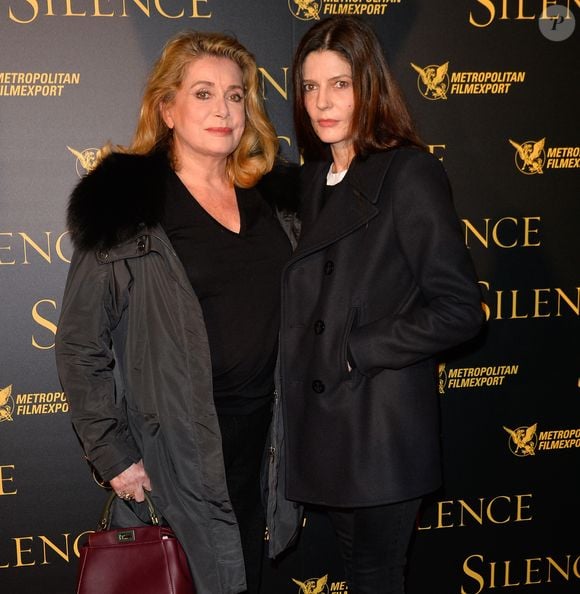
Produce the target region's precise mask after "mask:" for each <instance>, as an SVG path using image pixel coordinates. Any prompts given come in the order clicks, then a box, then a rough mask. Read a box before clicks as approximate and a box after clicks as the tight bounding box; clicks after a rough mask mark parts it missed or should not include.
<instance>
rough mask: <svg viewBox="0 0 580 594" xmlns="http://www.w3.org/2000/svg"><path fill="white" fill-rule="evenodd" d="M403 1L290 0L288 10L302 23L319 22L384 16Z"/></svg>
mask: <svg viewBox="0 0 580 594" xmlns="http://www.w3.org/2000/svg"><path fill="white" fill-rule="evenodd" d="M401 2H402V0H288V9H289V10H290V12H291V13H292V16H293V17H294V18H297V19H298V20H300V21H319V20H320V19H321V18H323V17H327V16H335V15H342V16H347V15H350V16H353V15H358V16H360V15H364V16H382V15H384V14H385V12H386V10H387V8H389V6H390V5H391V4H401Z"/></svg>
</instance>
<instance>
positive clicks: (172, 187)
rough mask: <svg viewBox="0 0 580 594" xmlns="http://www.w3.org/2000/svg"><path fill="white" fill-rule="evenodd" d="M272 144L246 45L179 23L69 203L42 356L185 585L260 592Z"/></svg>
mask: <svg viewBox="0 0 580 594" xmlns="http://www.w3.org/2000/svg"><path fill="white" fill-rule="evenodd" d="M276 151H277V139H276V135H275V132H274V129H273V127H272V125H271V123H270V122H269V120H268V118H267V116H266V114H265V111H264V108H263V106H262V102H261V98H260V96H259V94H258V74H257V67H256V63H255V61H254V58H253V56H252V55H251V54H250V53H249V52H248V51H247V50H246V49H245V48H244V47H243V46H242V45H240V43H238V42H237V41H236V40H235V39H233V38H231V37H228V36H224V35H221V34H214V33H197V32H187V33H182V34H180V35H178V36H176V37H175V38H173V39H171V40H170V41H169V42H168V43H167V45H166V47H165V49H164V51H163V53H162V55H161V57H160V58H159V60H158V61H157V63H156V64H155V66H154V68H153V70H152V72H151V75H150V77H149V80H148V83H147V86H146V90H145V93H144V98H143V103H142V107H141V114H140V118H139V122H138V126H137V130H136V133H135V138H134V141H133V143H132V145H131V146H130V147H128V148H121V147H116V148H111V147H109V149H108V151H107V152H108V153H109V154H108V155H107V156H106V157H105V158H104V159H103V160H102V162H101V163H100V165H99V166H98V167H97V168H96V169H95V170H94V171H93V172H91V173H90V174H89V175H88V176H87V177H85V178H84V179H83V180H82V181H81V182H80V184H79V185H78V186H77V188H76V189H75V191H74V192H73V194H72V197H71V201H70V204H69V210H68V223H69V228H70V231H71V234H72V238H73V242H74V245H75V248H76V249H75V253H74V257H73V260H72V263H71V268H70V272H69V277H68V280H67V285H66V289H65V295H64V300H63V306H62V312H61V318H60V322H59V331H58V337H57V348H56V355H57V363H58V370H59V374H60V378H61V382H62V384H63V387H64V389H65V390H66V392H67V395H68V397H69V399H70V405H71V411H72V421H73V425H74V428H75V430H76V432H77V434H78V436H79V438H80V441H81V443H82V445H83V448H84V450H85V453H86V456H87V458H88V459H89V461H90V462H91V463H92V464H93V465H94V467H95V468H96V469H97V470H98V472H99V473H100V475H101V476H102V478H103V479H104V480H105V481H108V482H109V483H110V485H111V487H112V488H113V489H114V490H115V492H116V493H117V494H118V496H119V497H121V498H122V499H124V500H127V501H128V502H129V505H132V506H134V507H137V508H138V507H139V506H138V505H137V504H136V503H133V501H132V500H134V501H135V502H142V501H143V498H144V494H143V491H144V490H147V491H151V497H152V499H153V501H154V503H155V505H156V507H157V508H158V510H159V511H160V513H161V514H162V515H163V517H164V518H165V520H166V521H167V522H168V523H169V525H170V526H171V527H172V528H173V529H174V531H175V532H176V534H177V535H178V537H179V538H180V541H181V543H182V544H183V546H184V548H185V551H186V553H187V556H188V560H189V564H190V567H191V570H192V573H193V578H194V581H195V584H196V587H197V591H198V594H236V593H238V592H241V591H244V590H245V588H246V586H245V579H244V574H246V576H247V588H248V589H247V591H248V592H257V591H258V587H259V576H260V559H261V557H262V549H261V547H262V542H263V538H262V536H263V531H264V520H263V512H262V510H261V506H260V492H259V471H260V461H261V458H262V453H263V449H264V443H265V439H266V432H267V429H268V426H269V422H270V415H271V399H272V394H273V390H274V380H273V375H274V363H275V358H276V349H277V334H278V326H279V305H280V304H279V283H280V275H281V270H282V267H283V265H284V263H285V262H286V260H287V259H288V258H289V257H290V254H291V249H292V248H291V242H290V240H289V237H288V236H287V234H286V233H285V232H284V230H283V228H282V225H281V224H280V222H279V220H286V219H284V217H277V216H276V214H280V213H277V209H276V206H275V204H274V202H275V201H276V198H277V196H276V195H274V196H272V195H269V196H267V197H266V196H264V195H263V194H262V193H261V192H260V191H259V190H258V189H257V188H256V184H257V183H258V182H259V181H260V179H261V178H262V176H264V175H265V174H267V173H268V172H270V170H271V169H272V167H273V164H274V160H275V155H276ZM284 186H285V187H287V184H286V183H284ZM268 187H269V188H270V190H272V188H273V187H275V184H271V183H270V184H268ZM270 194H272V192H271V191H270ZM274 194H275V192H274ZM266 198H268V200H266ZM240 536H241V539H240ZM240 544H241V546H240ZM242 551H243V553H242ZM244 560H245V564H244Z"/></svg>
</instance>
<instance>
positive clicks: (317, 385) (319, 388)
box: [312, 380, 326, 394]
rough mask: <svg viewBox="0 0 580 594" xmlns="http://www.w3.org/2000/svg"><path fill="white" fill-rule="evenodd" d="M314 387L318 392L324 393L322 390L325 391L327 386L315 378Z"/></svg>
mask: <svg viewBox="0 0 580 594" xmlns="http://www.w3.org/2000/svg"><path fill="white" fill-rule="evenodd" d="M312 389H313V390H314V391H315V392H316V393H317V394H322V392H324V390H326V386H325V385H324V384H323V383H322V382H321V381H320V380H314V381H313V382H312Z"/></svg>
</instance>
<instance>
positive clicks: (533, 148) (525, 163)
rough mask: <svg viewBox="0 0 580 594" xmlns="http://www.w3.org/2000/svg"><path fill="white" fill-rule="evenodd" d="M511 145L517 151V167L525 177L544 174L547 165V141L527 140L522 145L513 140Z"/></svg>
mask: <svg viewBox="0 0 580 594" xmlns="http://www.w3.org/2000/svg"><path fill="white" fill-rule="evenodd" d="M509 143H510V144H511V145H512V146H513V147H514V148H515V149H516V154H515V160H516V167H517V168H518V169H519V170H520V171H521V172H522V173H523V174H525V175H535V174H537V173H539V174H541V173H544V164H545V163H546V151H545V150H544V146H545V144H546V139H545V138H541V139H540V140H526V141H524V142H522V143H521V144H519V143H517V142H515V141H514V140H512V139H511V138H510V139H509Z"/></svg>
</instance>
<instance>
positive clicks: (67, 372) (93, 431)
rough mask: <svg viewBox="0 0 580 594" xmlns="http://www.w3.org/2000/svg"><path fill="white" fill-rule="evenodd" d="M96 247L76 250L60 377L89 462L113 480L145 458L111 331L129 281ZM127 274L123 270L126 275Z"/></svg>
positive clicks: (61, 327)
mask: <svg viewBox="0 0 580 594" xmlns="http://www.w3.org/2000/svg"><path fill="white" fill-rule="evenodd" d="M119 265H124V262H116V263H114V264H113V263H109V264H100V263H99V262H98V260H97V258H96V255H95V253H94V252H92V251H76V252H75V253H74V255H73V258H72V261H71V266H70V269H69V274H68V278H67V283H66V287H65V292H64V297H63V303H62V308H61V315H60V319H59V323H58V331H57V336H56V363H57V369H58V373H59V378H60V381H61V384H62V386H63V389H64V391H65V392H66V395H67V398H68V400H69V405H70V411H71V417H72V423H73V426H74V428H75V431H76V433H77V435H78V437H79V439H80V441H81V444H82V446H83V448H84V450H85V455H86V457H87V459H88V460H89V462H90V463H91V464H92V465H93V466H94V467H95V468H96V470H97V471H98V472H99V474H100V475H101V477H102V479H103V480H105V481H108V480H110V479H112V478H114V477H115V476H117V475H118V474H119V473H120V472H122V471H123V470H125V469H126V468H128V467H129V466H130V465H131V464H132V463H133V462H137V461H138V460H139V459H140V457H141V456H140V455H139V451H138V449H137V447H136V445H135V442H134V440H133V438H132V436H131V433H130V431H129V428H128V424H127V417H126V411H125V408H124V399H123V397H122V394H121V393H120V392H121V391H122V390H120V389H119V387H118V385H117V383H116V381H115V372H114V368H115V365H116V361H115V356H114V352H113V347H112V338H111V337H112V332H113V330H114V329H115V328H116V327H117V325H118V324H119V323H120V321H121V317H122V313H123V309H124V307H125V306H126V300H127V294H128V288H129V287H128V285H126V286H124V287H123V285H120V284H119V282H117V279H116V274H115V267H116V266H117V267H118V266H119ZM121 276H122V275H121Z"/></svg>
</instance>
